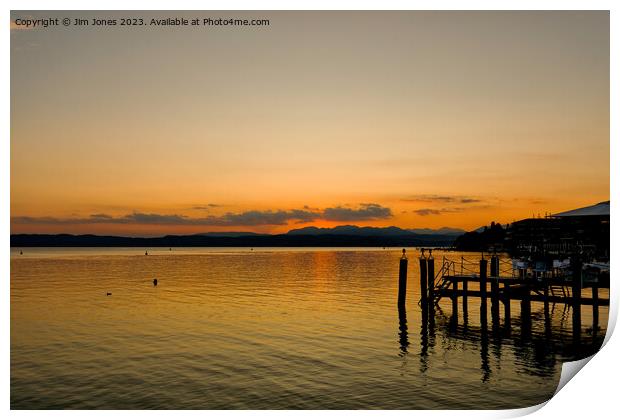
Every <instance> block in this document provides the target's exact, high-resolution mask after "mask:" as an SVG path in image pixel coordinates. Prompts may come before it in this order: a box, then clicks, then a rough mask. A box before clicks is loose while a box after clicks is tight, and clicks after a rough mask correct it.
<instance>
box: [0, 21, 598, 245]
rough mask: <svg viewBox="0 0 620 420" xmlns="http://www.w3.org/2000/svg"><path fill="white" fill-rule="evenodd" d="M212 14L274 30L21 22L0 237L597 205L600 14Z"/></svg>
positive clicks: (453, 221) (262, 227) (431, 217)
mask: <svg viewBox="0 0 620 420" xmlns="http://www.w3.org/2000/svg"><path fill="white" fill-rule="evenodd" d="M126 14H127V13H124V14H123V16H124V15H126ZM65 15H67V13H64V12H62V13H54V12H50V13H44V14H42V13H34V12H27V13H26V12H24V13H21V12H13V13H12V18H13V19H15V18H16V17H24V16H32V17H35V18H36V17H47V16H61V17H64V16H65ZM69 15H71V14H69ZM140 15H143V16H146V17H158V18H161V17H165V16H167V15H166V14H165V13H156V12H148V13H146V12H145V13H140ZM170 15H171V16H172V15H174V16H177V15H181V14H179V13H171V14H170ZM185 15H187V16H189V17H192V16H194V15H195V16H200V17H206V16H212V15H213V13H185ZM217 15H218V16H222V17H225V16H234V17H248V18H261V19H264V18H268V19H270V21H271V23H270V25H269V26H268V27H260V28H257V27H251V28H240V27H237V28H230V27H229V28H204V27H203V28H152V27H144V28H133V29H128V28H119V27H117V28H105V29H102V28H99V29H97V28H92V27H87V28H75V27H69V28H64V27H59V28H47V29H31V30H11V231H12V233H25V232H38V233H48V232H49V233H58V232H66V233H99V234H103V233H110V234H126V235H134V234H140V235H157V234H161V233H191V232H207V231H217V230H225V231H233V230H234V231H238V230H243V231H257V232H283V231H287V230H289V229H290V228H297V227H302V226H308V225H316V226H335V225H341V224H358V225H372V226H389V225H396V226H400V227H404V228H423V227H430V228H438V227H442V226H450V227H460V228H464V229H473V228H477V227H479V226H481V225H484V224H488V223H489V222H490V221H492V220H495V221H500V222H503V223H506V222H511V221H513V220H517V219H521V218H525V217H531V216H532V214H540V215H541V216H542V215H544V213H545V212H558V211H563V210H568V209H572V208H576V207H581V206H585V205H590V204H594V203H597V202H599V201H603V200H608V199H609V14H608V12H559V11H558V12H504V13H500V12H379V13H370V12H332V13H326V12H306V13H294V12H256V13H253V14H247V13H246V14H244V13H241V12H235V13H232V14H231V13H228V14H227V13H224V12H223V13H219V12H218V13H217ZM72 16H73V17H78V16H79V17H86V18H88V17H93V16H98V17H117V18H118V17H119V16H115V15H114V13H112V12H105V13H103V12H102V13H99V12H98V13H97V14H93V13H73V14H72Z"/></svg>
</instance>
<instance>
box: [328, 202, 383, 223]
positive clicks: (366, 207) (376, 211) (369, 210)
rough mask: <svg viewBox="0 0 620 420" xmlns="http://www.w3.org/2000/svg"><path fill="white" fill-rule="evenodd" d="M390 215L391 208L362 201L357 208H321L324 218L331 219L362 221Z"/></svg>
mask: <svg viewBox="0 0 620 420" xmlns="http://www.w3.org/2000/svg"><path fill="white" fill-rule="evenodd" d="M390 217H392V210H391V209H389V208H388V207H383V206H381V205H379V204H375V203H362V204H360V207H359V208H357V209H352V208H349V207H341V206H338V207H329V208H326V209H325V210H323V217H322V219H324V220H332V221H342V222H345V221H362V220H380V219H389V218H390Z"/></svg>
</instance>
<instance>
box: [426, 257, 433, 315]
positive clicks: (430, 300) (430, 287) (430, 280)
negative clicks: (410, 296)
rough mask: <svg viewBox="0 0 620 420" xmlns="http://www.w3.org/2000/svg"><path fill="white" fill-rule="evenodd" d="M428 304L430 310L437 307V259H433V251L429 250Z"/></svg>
mask: <svg viewBox="0 0 620 420" xmlns="http://www.w3.org/2000/svg"><path fill="white" fill-rule="evenodd" d="M426 263H427V265H428V271H427V275H428V304H429V305H430V308H431V309H432V308H434V306H435V259H434V258H433V251H432V250H429V255H428V260H427V261H426Z"/></svg>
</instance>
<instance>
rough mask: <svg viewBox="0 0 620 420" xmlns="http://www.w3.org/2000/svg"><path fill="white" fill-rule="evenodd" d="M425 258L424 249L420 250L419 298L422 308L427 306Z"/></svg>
mask: <svg viewBox="0 0 620 420" xmlns="http://www.w3.org/2000/svg"><path fill="white" fill-rule="evenodd" d="M426 268H427V264H426V256H425V255H424V248H422V254H420V298H421V301H422V307H423V308H424V307H426V306H428V301H427V299H428V291H427V290H426V286H427V281H428V280H427V279H426Z"/></svg>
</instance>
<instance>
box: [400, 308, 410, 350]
mask: <svg viewBox="0 0 620 420" xmlns="http://www.w3.org/2000/svg"><path fill="white" fill-rule="evenodd" d="M398 343H399V344H400V356H405V355H407V353H408V352H409V350H408V348H409V333H408V332H407V310H406V309H405V307H404V306H399V307H398Z"/></svg>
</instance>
